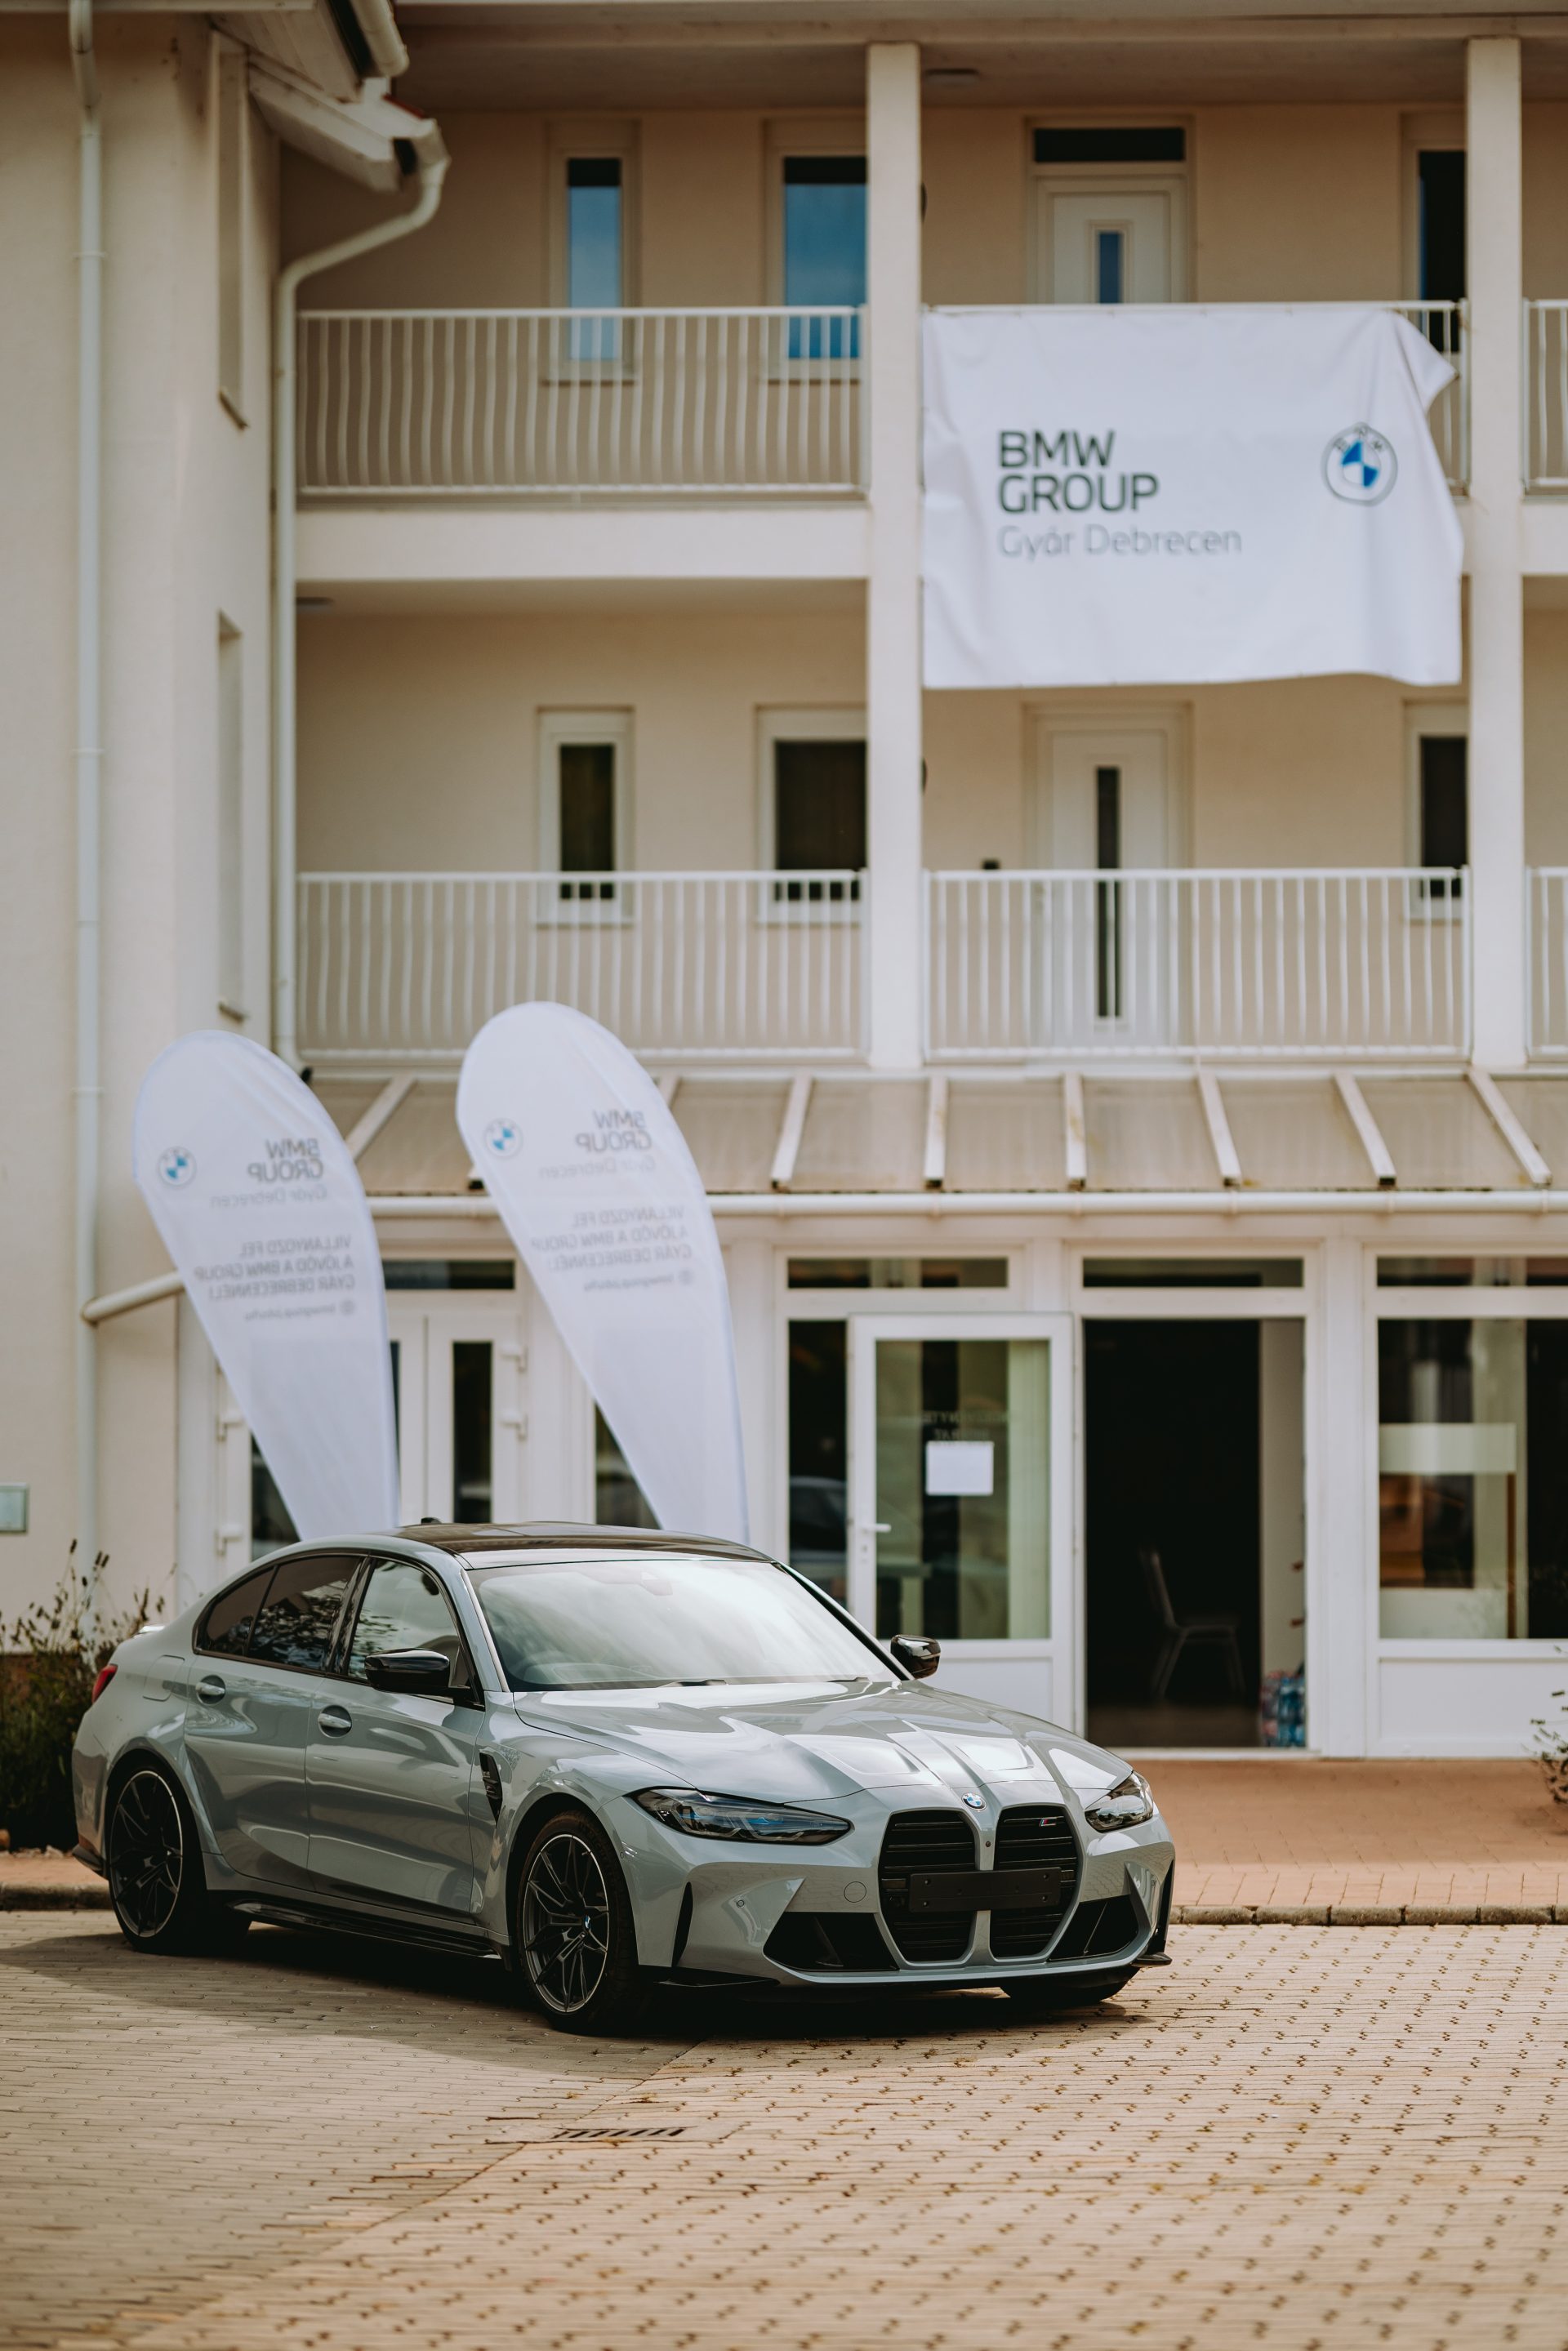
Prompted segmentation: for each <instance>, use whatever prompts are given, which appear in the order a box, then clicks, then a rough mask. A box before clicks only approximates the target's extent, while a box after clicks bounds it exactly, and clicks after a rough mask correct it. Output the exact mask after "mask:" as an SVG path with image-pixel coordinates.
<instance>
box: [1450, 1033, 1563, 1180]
mask: <svg viewBox="0 0 1568 2351" xmlns="http://www.w3.org/2000/svg"><path fill="white" fill-rule="evenodd" d="M1466 1074H1467V1076H1468V1077H1469V1081H1470V1083H1471V1085H1472V1086H1473V1087H1474V1088H1475V1091H1476V1092H1477V1093H1478V1094H1479V1097H1480V1099H1481V1101H1482V1102H1483V1103H1484V1104H1485V1105H1486V1108H1487V1109H1488V1111H1489V1112H1490V1113H1491V1116H1492V1118H1493V1119H1494V1121H1495V1122H1496V1124H1497V1129H1498V1132H1499V1134H1500V1135H1501V1136H1502V1139H1503V1141H1504V1142H1505V1143H1506V1144H1507V1145H1508V1147H1509V1149H1510V1150H1511V1152H1512V1154H1513V1155H1514V1157H1515V1158H1516V1159H1517V1160H1518V1162H1519V1164H1520V1165H1521V1167H1522V1168H1523V1170H1524V1172H1525V1174H1526V1175H1528V1176H1529V1178H1530V1180H1531V1183H1532V1184H1534V1185H1538V1186H1541V1185H1547V1184H1550V1183H1551V1181H1552V1170H1551V1168H1550V1167H1548V1165H1546V1162H1545V1160H1544V1159H1543V1158H1542V1155H1541V1154H1540V1152H1539V1151H1537V1149H1536V1147H1535V1145H1534V1144H1533V1143H1532V1142H1531V1139H1530V1136H1529V1134H1527V1133H1526V1131H1525V1127H1524V1123H1523V1121H1522V1120H1521V1119H1520V1118H1518V1117H1517V1116H1516V1115H1515V1113H1514V1112H1513V1111H1512V1110H1511V1108H1510V1106H1509V1104H1508V1102H1506V1101H1505V1100H1504V1099H1503V1096H1502V1094H1501V1092H1500V1091H1499V1088H1498V1084H1497V1081H1496V1080H1495V1079H1494V1078H1493V1077H1491V1076H1490V1074H1489V1072H1488V1071H1485V1070H1482V1069H1478V1068H1477V1067H1476V1064H1475V1063H1474V1062H1473V1061H1472V1062H1471V1064H1470V1066H1469V1070H1468V1071H1467V1072H1466Z"/></svg>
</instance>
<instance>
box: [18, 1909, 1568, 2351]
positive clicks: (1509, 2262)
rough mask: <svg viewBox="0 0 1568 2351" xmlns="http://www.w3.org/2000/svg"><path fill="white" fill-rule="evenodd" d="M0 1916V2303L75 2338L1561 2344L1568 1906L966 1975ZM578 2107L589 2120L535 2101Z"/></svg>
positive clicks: (121, 2343) (656, 2345)
mask: <svg viewBox="0 0 1568 2351" xmlns="http://www.w3.org/2000/svg"><path fill="white" fill-rule="evenodd" d="M106 1928H107V1922H105V1921H103V1920H102V1919H101V1918H100V1917H95V1916H93V1915H92V1914H86V1915H82V1916H78V1917H75V1918H70V1919H67V1918H62V1917H58V1916H55V1917H45V1916H37V1915H35V1916H31V1917H24V1916H22V1915H16V1916H14V1917H7V1918H4V1919H0V1969H3V1970H4V1972H3V1974H0V1983H3V1984H4V1986H5V2017H6V2022H7V2027H8V2032H7V2042H6V2049H7V2057H6V2064H5V2070H4V2073H3V2074H0V2212H3V2213H4V2214H5V2220H4V2221H3V2222H0V2230H3V2231H4V2235H5V2266H4V2270H3V2271H0V2275H3V2276H4V2279H5V2289H6V2291H5V2300H4V2303H3V2304H0V2338H3V2339H4V2340H5V2342H6V2343H8V2344H9V2343H15V2344H17V2345H19V2346H20V2345H26V2346H38V2351H67V2346H70V2347H71V2351H74V2346H78V2345H88V2344H91V2345H93V2346H98V2351H101V2346H105V2345H109V2346H115V2351H278V2347H279V2346H308V2351H381V2346H400V2351H401V2346H421V2351H424V2346H455V2351H503V2346H507V2351H509V2346H512V2345H514V2344H516V2343H517V2342H519V2341H526V2342H527V2343H528V2346H529V2351H636V2346H643V2345H647V2346H651V2351H738V2347H739V2346H742V2345H744V2346H768V2351H876V2346H888V2347H889V2351H999V2346H1012V2345H1015V2344H1016V2345H1018V2346H1028V2351H1233V2346H1234V2351H1240V2346H1263V2351H1345V2347H1346V2346H1348V2351H1370V2346H1374V2345H1379V2346H1382V2345H1388V2344H1396V2345H1397V2346H1398V2351H1494V2346H1518V2351H1563V2344H1564V2341H1565V2339H1568V2320H1565V2318H1564V2312H1565V2311H1568V2087H1565V2085H1564V2078H1563V2062H1562V2049H1563V2031H1562V2020H1563V2012H1564V2006H1563V1994H1564V1989H1565V1986H1564V1975H1565V1973H1568V1936H1564V1935H1563V1932H1562V1931H1561V1929H1560V1928H1556V1927H1545V1928H1541V1927H1529V1926H1504V1927H1489V1926H1484V1925H1475V1926H1471V1927H1469V1928H1451V1927H1436V1928H1421V1927H1412V1926H1409V1925H1407V1924H1406V1925H1402V1926H1400V1927H1399V1928H1383V1927H1367V1928H1363V1929H1361V1930H1360V1931H1359V1932H1355V1933H1345V1932H1343V1931H1340V1930H1339V1929H1337V1928H1334V1927H1333V1926H1326V1927H1320V1926H1315V1925H1307V1924H1291V1925H1287V1926H1281V1927H1272V1926H1254V1927H1253V1928H1252V1929H1251V1931H1249V1932H1247V1933H1237V1932H1236V1931H1234V1930H1233V1929H1228V1928H1214V1929H1212V1930H1211V1929H1207V1928H1186V1929H1184V1930H1182V1931H1180V1932H1179V1933H1178V1934H1177V1936H1176V1938H1175V1941H1174V1946H1173V1948H1174V1949H1175V1952H1176V1965H1175V1966H1173V1967H1172V1968H1170V1969H1168V1970H1159V1971H1155V1972H1150V1973H1147V1974H1145V1975H1143V1976H1141V1977H1139V1978H1137V1979H1136V1980H1134V1984H1133V1985H1132V1986H1130V1987H1129V1989H1128V1990H1127V1991H1126V1992H1125V1993H1124V1994H1123V1995H1122V1997H1121V1998H1120V2000H1119V2001H1116V2002H1114V2003H1113V2004H1111V2005H1108V2006H1107V2007H1105V2008H1103V2009H1102V2010H1097V2011H1083V2012H1082V2013H1079V2014H1075V2015H1071V2016H1067V2017H1059V2018H1056V2019H1053V2020H1051V2021H1049V2022H1043V2023H1040V2022H1037V2023H1030V2022H1027V2021H1026V2020H1023V2019H1022V2018H1021V2017H1020V2016H1019V2013H1018V2011H1015V2010H1014V2009H1013V2008H1012V2007H1011V2006H1010V2004H1009V2002H1007V2001H1005V2000H1003V1999H1001V1998H1000V1997H999V1996H996V1995H988V1994H972V1995H963V1996H959V1997H955V1998H946V1999H936V1998H933V1999H928V2000H921V2001H904V2002H900V2001H892V2000H886V1999H883V2000H879V2001H873V2002H870V2003H867V2004H865V2005H863V2006H854V2007H852V2006H850V2005H848V2004H834V2005H831V2006H828V2007H815V2008H810V2009H808V2008H803V2007H798V2006H795V2005H793V2004H791V2005H789V2006H788V2007H783V2006H777V2007H776V2006H763V2005H749V2006H747V2005H743V2004H738V2003H727V2002H724V2001H718V2000H716V1999H713V1998H710V1997H705V1998H703V1999H702V2000H700V2001H698V2000H695V1999H691V1998H689V1997H683V1998H676V1997H674V1996H672V1997H669V1998H667V1999H666V2000H665V2001H664V2002H663V2003H662V2004H661V2005H660V2006H659V2007H658V2008H657V2009H656V2010H655V2011H654V2015H653V2020H652V2022H651V2025H650V2027H649V2029H648V2032H647V2036H646V2037H645V2038H644V2039H642V2040H639V2041H636V2042H627V2043H594V2042H574V2041H570V2040H566V2039H563V2038H560V2037H558V2036H555V2035H553V2034H550V2033H549V2032H546V2031H545V2030H544V2029H543V2028H542V2026H540V2025H539V2024H538V2022H537V2021H536V2020H534V2019H532V2018H531V2017H529V2016H528V2015H527V2014H526V2013H523V2012H521V2011H517V2010H516V2009H515V2008H512V2007H511V2006H509V2005H508V2003H507V1999H506V1996H505V1991H504V1987H503V1986H502V1985H501V1984H500V1983H499V1981H498V1980H497V1976H496V1974H495V1971H493V1970H481V1969H466V1970H465V1969H462V1968H457V1967H448V1966H446V1965H444V1963H438V1962H435V1961H424V1960H417V1961H416V1960H408V1959H402V1958H401V1957H400V1956H399V1955H396V1954H390V1953H383V1952H380V1951H374V1950H371V1951H361V1950H358V1949H354V1948H353V1947H351V1946H334V1945H331V1944H328V1943H325V1942H315V1941H312V1940H311V1939H310V1938H305V1937H291V1936H284V1935H281V1934H267V1935H263V1934H259V1933H258V1934H256V1935H253V1937H252V1938H251V1945H252V1948H251V1949H249V1950H248V1951H247V1953H246V1956H245V1957H244V1958H243V1959H239V1960H235V1961H214V1962H207V1963H205V1964H201V1963H196V1962H190V1963H186V1962H159V1961H151V1960H147V1959H138V1958H137V1957H135V1956H134V1955H133V1954H131V1953H130V1952H128V1951H126V1950H124V1949H122V1947H121V1946H120V1943H119V1941H118V1938H115V1937H114V1936H113V1935H112V1934H111V1933H110V1932H109V1931H106ZM561 2131H570V2132H571V2133H572V2134H573V2136H571V2137H558V2136H557V2134H558V2133H559V2132H561Z"/></svg>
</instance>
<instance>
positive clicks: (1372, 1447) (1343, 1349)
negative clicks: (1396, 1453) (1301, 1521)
mask: <svg viewBox="0 0 1568 2351" xmlns="http://www.w3.org/2000/svg"><path fill="white" fill-rule="evenodd" d="M1365 1281H1366V1276H1365V1271H1364V1259H1363V1254H1362V1249H1361V1246H1360V1244H1359V1243H1358V1242H1356V1241H1347V1240H1331V1241H1328V1242H1326V1243H1325V1244H1324V1247H1323V1252H1322V1293H1321V1303H1320V1311H1319V1315H1318V1320H1317V1326H1316V1330H1315V1332H1313V1334H1312V1337H1313V1342H1314V1343H1313V1347H1312V1355H1311V1356H1310V1357H1309V1362H1308V1398H1307V1490H1306V1501H1307V1512H1306V1517H1307V1559H1306V1586H1307V1593H1306V1616H1307V1624H1306V1635H1307V1720H1308V1729H1309V1735H1310V1737H1311V1740H1312V1745H1313V1746H1314V1747H1315V1748H1316V1749H1317V1750H1319V1752H1320V1753H1322V1754H1324V1755H1364V1754H1365V1752H1366V1750H1367V1746H1368V1743H1369V1729H1368V1711H1369V1710H1368V1703H1367V1701H1368V1693H1369V1691H1370V1690H1371V1689H1372V1688H1373V1687H1375V1680H1376V1673H1377V1655H1376V1638H1377V1636H1376V1631H1375V1627H1376V1624H1377V1573H1378V1563H1377V1540H1376V1523H1377V1517H1376V1511H1375V1508H1374V1507H1373V1505H1372V1501H1371V1481H1372V1479H1374V1478H1375V1476H1376V1462H1377V1387H1376V1380H1375V1376H1374V1379H1373V1381H1372V1384H1371V1386H1370V1390H1369V1386H1368V1381H1367V1368H1368V1366H1367V1354H1368V1347H1367V1332H1366V1311H1367V1310H1366V1290H1365Z"/></svg>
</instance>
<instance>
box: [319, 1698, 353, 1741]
mask: <svg viewBox="0 0 1568 2351" xmlns="http://www.w3.org/2000/svg"><path fill="white" fill-rule="evenodd" d="M316 1724H317V1728H318V1729H320V1730H324V1731H325V1732H326V1733H327V1736H328V1737H329V1739H341V1737H342V1736H343V1733H344V1732H345V1731H346V1730H352V1729H353V1727H354V1718H353V1716H352V1715H351V1714H350V1712H349V1709H348V1708H347V1707H346V1706H324V1707H323V1708H321V1711H320V1713H319V1715H318V1716H317V1717H316Z"/></svg>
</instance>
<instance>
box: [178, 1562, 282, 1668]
mask: <svg viewBox="0 0 1568 2351" xmlns="http://www.w3.org/2000/svg"><path fill="white" fill-rule="evenodd" d="M271 1581H272V1570H271V1568H270V1567H264V1568H262V1569H261V1570H260V1572H259V1573H257V1574H256V1575H247V1576H246V1578H245V1579H244V1581H243V1582H242V1583H236V1584H235V1586H234V1587H233V1589H232V1590H231V1591H228V1592H220V1593H219V1594H218V1596H217V1598H216V1599H215V1600H214V1603H213V1604H212V1606H211V1607H210V1608H209V1609H208V1611H207V1613H206V1614H205V1615H204V1617H203V1619H202V1622H201V1626H200V1629H199V1630H198V1632H197V1634H196V1643H195V1646H196V1647H197V1648H198V1649H214V1650H216V1652H217V1654H218V1655H219V1656H224V1657H243V1656H244V1655H245V1653H246V1647H247V1646H248V1644H249V1641H250V1628H251V1626H252V1625H254V1624H255V1622H256V1610H257V1609H258V1608H259V1607H260V1605H261V1597H262V1594H263V1593H264V1592H265V1591H266V1590H267V1585H268V1584H269V1583H271Z"/></svg>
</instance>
